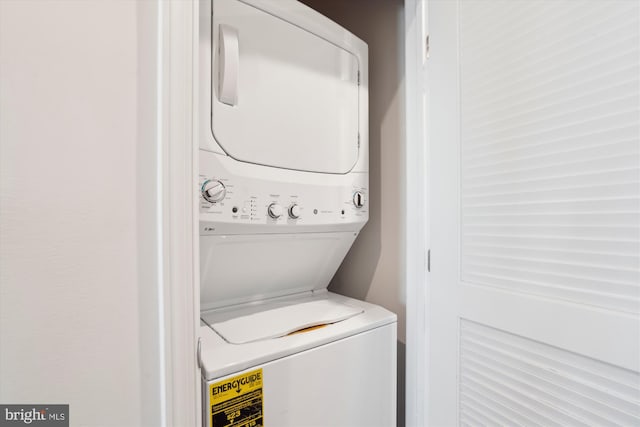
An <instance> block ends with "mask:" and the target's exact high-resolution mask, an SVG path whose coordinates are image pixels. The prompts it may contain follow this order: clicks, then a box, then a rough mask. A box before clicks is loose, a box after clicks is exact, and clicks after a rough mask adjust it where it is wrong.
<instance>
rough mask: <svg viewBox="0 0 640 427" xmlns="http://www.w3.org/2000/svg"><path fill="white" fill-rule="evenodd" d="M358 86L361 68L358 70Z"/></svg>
mask: <svg viewBox="0 0 640 427" xmlns="http://www.w3.org/2000/svg"><path fill="white" fill-rule="evenodd" d="M358 86H360V70H358Z"/></svg>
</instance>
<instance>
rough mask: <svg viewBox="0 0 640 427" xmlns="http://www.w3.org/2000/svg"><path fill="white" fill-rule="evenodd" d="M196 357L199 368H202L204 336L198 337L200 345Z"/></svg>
mask: <svg viewBox="0 0 640 427" xmlns="http://www.w3.org/2000/svg"><path fill="white" fill-rule="evenodd" d="M196 357H197V359H198V360H197V363H198V368H202V338H198V347H197V349H196Z"/></svg>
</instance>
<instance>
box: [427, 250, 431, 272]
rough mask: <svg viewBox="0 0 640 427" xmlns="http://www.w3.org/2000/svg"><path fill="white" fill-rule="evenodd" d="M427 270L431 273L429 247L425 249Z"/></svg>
mask: <svg viewBox="0 0 640 427" xmlns="http://www.w3.org/2000/svg"><path fill="white" fill-rule="evenodd" d="M427 272H429V273H431V249H428V250H427Z"/></svg>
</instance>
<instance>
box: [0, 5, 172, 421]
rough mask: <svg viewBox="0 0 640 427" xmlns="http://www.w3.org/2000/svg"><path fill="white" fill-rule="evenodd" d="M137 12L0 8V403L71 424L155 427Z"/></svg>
mask: <svg viewBox="0 0 640 427" xmlns="http://www.w3.org/2000/svg"><path fill="white" fill-rule="evenodd" d="M138 7H139V5H138V4H137V3H136V2H129V1H120V2H107V1H82V2H79V1H55V2H53V1H46V0H43V1H29V2H24V1H19V0H16V1H12V0H3V1H0V378H1V381H0V402H2V403H5V404H6V403H68V404H70V419H71V425H103V426H109V425H112V426H135V425H142V424H148V425H158V418H156V417H159V411H158V408H159V407H160V403H159V400H160V399H156V398H155V395H151V394H145V392H146V391H149V390H158V387H157V381H158V379H157V377H158V375H157V372H158V369H157V367H158V364H159V361H158V359H159V354H160V352H159V349H158V347H157V342H158V340H157V332H158V331H157V329H158V326H157V325H158V322H157V320H156V319H157V308H156V307H157V304H156V303H154V302H150V300H148V298H149V297H150V296H153V295H154V294H156V293H157V292H156V290H155V289H153V286H155V285H154V284H155V283H156V280H155V276H154V273H153V262H154V259H155V258H154V257H153V256H152V255H151V256H150V255H149V254H148V253H146V252H145V253H144V256H142V257H140V254H141V253H142V252H141V251H142V249H144V250H145V251H148V250H153V246H154V245H153V243H151V244H147V245H146V246H145V247H138V245H137V237H138V236H145V235H147V236H149V235H150V234H149V233H150V230H154V226H153V223H154V220H155V219H154V216H153V212H154V208H153V203H154V201H153V197H151V198H146V199H145V198H142V197H139V196H141V195H142V194H141V193H144V191H145V188H141V186H140V181H145V180H146V181H152V177H149V176H145V174H146V175H149V174H152V173H155V172H154V163H153V162H155V159H154V158H153V156H152V157H151V159H147V158H144V157H143V158H140V157H139V155H141V154H145V153H146V154H150V153H151V154H152V152H153V150H150V149H144V148H141V147H143V146H144V144H143V142H144V141H139V137H140V136H143V137H144V136H148V137H151V138H152V137H153V131H150V132H146V131H144V129H142V130H141V129H140V128H139V126H140V123H152V119H153V117H152V118H146V119H145V118H143V119H145V120H146V121H145V120H139V119H138V111H139V107H140V102H141V101H140V99H139V96H140V94H143V95H144V94H146V95H149V94H152V92H153V89H152V88H153V86H154V84H153V83H152V82H153V79H154V76H153V73H150V74H148V75H140V70H141V69H142V70H153V67H152V66H149V64H146V65H145V64H141V63H140V62H139V61H141V60H144V58H146V59H147V60H148V61H151V64H155V54H154V53H147V54H145V55H139V50H140V49H141V46H142V47H143V48H144V49H143V50H144V51H145V52H153V51H154V50H153V49H154V41H153V37H147V38H146V39H145V40H146V43H147V45H146V46H145V45H140V40H139V38H140V37H139V36H140V34H139V33H140V31H141V28H143V26H141V25H140V22H139V16H138V12H137V9H138ZM149 19H153V16H151V17H149ZM151 27H153V25H150V26H149V28H150V29H151V30H152V28H151ZM153 31H155V30H153ZM139 77H141V78H139ZM149 82H151V83H150V84H151V88H149V84H148V83H149ZM145 85H146V86H145ZM150 191H155V190H153V188H151V189H150ZM140 200H142V201H140ZM140 224H148V225H145V226H144V227H147V228H146V229H141V228H140ZM144 227H143V228H144ZM149 227H150V229H149ZM152 233H153V231H151V234H152ZM141 258H143V260H141ZM144 259H146V261H144ZM143 261H144V262H143ZM139 285H140V286H139ZM146 285H148V286H150V287H149V288H144V286H146ZM150 328H151V329H150ZM153 328H155V329H156V335H154V334H153V330H152V329H153ZM142 337H144V340H141V338H142ZM156 394H159V393H158V392H157V391H156Z"/></svg>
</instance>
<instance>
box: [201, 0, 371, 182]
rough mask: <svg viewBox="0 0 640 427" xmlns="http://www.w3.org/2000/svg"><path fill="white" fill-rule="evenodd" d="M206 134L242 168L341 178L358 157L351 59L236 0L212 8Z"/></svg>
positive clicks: (354, 62) (354, 77) (354, 72)
mask: <svg viewBox="0 0 640 427" xmlns="http://www.w3.org/2000/svg"><path fill="white" fill-rule="evenodd" d="M212 38H213V43H212V46H213V48H212V49H213V51H212V58H213V65H212V67H213V68H212V73H211V78H212V94H211V98H212V100H211V103H212V122H211V129H212V131H213V136H214V138H215V140H216V141H217V142H218V144H219V145H220V146H221V147H222V149H223V150H224V151H225V152H226V153H227V154H228V155H229V156H231V157H233V158H235V159H236V160H240V161H243V162H249V163H256V164H261V165H267V166H274V167H279V168H286V169H296V170H303V171H311V172H322V173H337V174H344V173H347V172H349V171H350V170H351V169H352V168H353V166H354V165H355V163H356V161H357V159H358V59H357V57H356V56H355V55H353V54H352V53H350V52H348V51H346V50H344V49H342V48H340V47H338V46H336V45H334V44H332V43H330V42H328V41H326V40H325V39H323V38H320V37H318V36H316V35H315V34H312V33H310V32H309V31H306V30H304V29H303V28H301V27H299V26H296V25H294V24H292V23H290V22H288V21H286V20H285V19H284V18H280V17H277V16H274V15H271V14H268V13H266V12H264V11H262V10H260V9H257V8H255V7H253V6H250V5H248V4H246V3H242V2H240V1H238V0H216V1H214V2H213V25H212Z"/></svg>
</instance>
